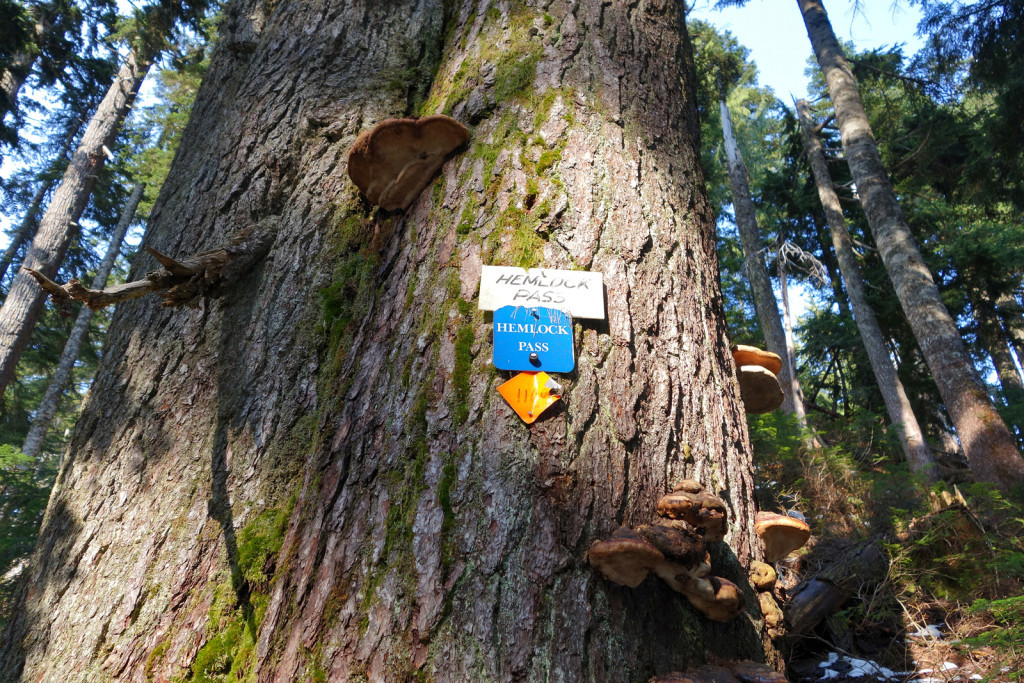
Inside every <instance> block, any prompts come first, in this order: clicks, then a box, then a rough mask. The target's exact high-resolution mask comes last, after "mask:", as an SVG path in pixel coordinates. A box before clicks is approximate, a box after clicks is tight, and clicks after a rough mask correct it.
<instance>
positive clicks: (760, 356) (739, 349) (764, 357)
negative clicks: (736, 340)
mask: <svg viewBox="0 0 1024 683" xmlns="http://www.w3.org/2000/svg"><path fill="white" fill-rule="evenodd" d="M732 359H733V361H735V363H736V367H742V366H744V365H758V366H760V367H762V368H764V369H765V370H767V371H768V372H770V373H772V374H773V375H777V374H779V373H780V372H782V358H780V357H779V355H778V354H775V353H772V352H771V351H764V350H762V349H759V348H757V347H755V346H744V345H743V344H737V345H736V346H734V347H732Z"/></svg>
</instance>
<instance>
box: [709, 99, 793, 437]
mask: <svg viewBox="0 0 1024 683" xmlns="http://www.w3.org/2000/svg"><path fill="white" fill-rule="evenodd" d="M718 104H719V110H720V112H721V115H722V133H723V136H724V139H725V154H726V158H727V159H728V167H729V168H728V170H729V183H730V184H731V185H732V205H733V210H734V211H735V213H736V227H737V228H738V229H739V233H740V243H741V244H742V246H743V264H744V269H745V270H746V271H747V277H748V278H749V279H750V290H751V292H752V293H753V295H754V309H755V310H756V311H757V320H758V322H760V323H761V331H762V332H763V333H764V341H765V344H766V345H767V346H768V350H769V351H771V352H772V353H776V354H778V355H779V357H781V358H782V372H780V373H779V384H781V385H782V392H783V394H784V395H785V399H784V400H783V403H782V409H783V410H784V411H786V412H787V413H791V414H793V415H796V417H797V419H798V420H799V421H800V424H801V425H803V426H806V423H807V416H806V413H805V411H804V405H803V400H802V392H801V391H800V383H799V381H798V380H797V377H796V375H795V374H794V372H793V371H794V366H793V362H792V360H791V358H790V352H789V350H788V347H787V344H786V332H785V330H784V329H783V327H782V316H781V314H780V313H779V305H778V303H777V302H776V300H775V292H774V291H772V281H771V278H769V277H768V268H767V267H766V266H765V264H764V257H762V256H761V232H760V230H759V229H758V227H757V215H756V213H755V212H754V202H753V201H752V200H751V198H750V181H749V180H748V175H747V166H746V164H745V163H744V162H743V155H742V154H741V153H740V148H739V145H738V144H736V137H735V136H734V135H733V132H732V115H731V114H730V113H729V107H728V105H726V103H725V100H724V99H722V100H720V101H719V103H718Z"/></svg>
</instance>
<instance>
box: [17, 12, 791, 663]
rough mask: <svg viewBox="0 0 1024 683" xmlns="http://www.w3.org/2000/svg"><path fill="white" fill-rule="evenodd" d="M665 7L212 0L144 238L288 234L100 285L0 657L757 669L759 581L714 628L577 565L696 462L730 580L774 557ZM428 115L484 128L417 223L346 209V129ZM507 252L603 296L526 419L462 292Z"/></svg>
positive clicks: (349, 136) (199, 244)
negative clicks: (560, 387) (50, 487)
mask: <svg viewBox="0 0 1024 683" xmlns="http://www.w3.org/2000/svg"><path fill="white" fill-rule="evenodd" d="M271 7H272V9H273V13H272V14H270V13H269V12H270V9H271ZM445 7H448V11H450V12H451V14H450V15H447V14H446V12H445ZM682 18H683V17H682V7H681V5H680V4H679V3H677V2H672V1H670V0H651V1H649V2H646V3H645V4H644V5H643V7H642V8H639V7H631V6H626V5H623V4H616V3H612V4H606V3H604V2H601V0H580V2H578V3H575V4H568V3H565V2H562V1H561V0H554V2H545V3H543V4H530V3H529V2H527V3H516V4H513V5H495V6H492V7H491V8H490V9H488V10H486V11H485V10H484V9H483V7H481V6H480V5H479V4H477V3H475V2H472V1H471V0H464V1H461V2H456V3H455V4H454V5H451V4H449V3H442V2H440V0H428V1H427V2H424V3H421V4H416V3H412V2H410V3H407V4H401V5H397V6H396V5H395V4H394V3H351V2H345V1H343V0H305V1H304V2H301V3H300V2H294V3H276V4H272V5H270V4H268V5H266V6H265V5H264V4H263V2H262V1H260V0H241V1H240V2H236V3H232V4H229V5H228V6H227V8H226V9H225V17H224V21H223V24H222V27H223V28H222V33H221V36H220V39H219V42H218V47H217V50H216V52H215V54H214V55H213V57H212V58H211V65H210V70H209V72H208V73H207V75H206V77H205V79H204V83H203V86H202V88H201V89H200V92H199V95H198V97H197V100H196V104H195V108H194V109H193V113H192V120H191V122H190V124H189V126H188V129H187V131H186V133H185V136H184V138H183V140H182V142H181V145H180V147H179V149H178V153H177V156H176V158H175V161H174V164H173V166H172V169H171V172H170V174H169V176H168V180H167V182H166V184H165V185H164V187H163V189H162V190H161V193H160V197H159V199H158V200H157V202H156V205H155V206H154V209H153V212H152V218H151V220H150V222H149V229H148V232H147V236H146V238H145V241H146V243H147V244H148V245H150V246H151V247H153V248H155V249H157V250H159V251H160V252H161V253H164V254H168V255H170V256H186V255H189V254H194V253H195V252H196V251H197V250H199V249H204V248H210V247H214V246H217V245H220V244H223V243H224V242H225V239H226V237H227V236H228V235H230V234H233V233H234V232H235V231H238V230H242V229H245V230H253V231H267V232H268V234H270V235H272V236H273V240H274V241H273V245H272V246H271V247H270V252H269V254H268V255H267V257H266V258H265V259H264V260H263V261H262V262H260V263H259V264H258V265H257V266H256V267H254V268H253V269H252V270H251V271H248V272H246V273H239V274H238V278H237V279H236V280H235V281H234V282H232V283H230V284H228V285H225V286H224V288H223V289H222V290H221V292H220V296H218V297H217V298H211V299H208V300H205V301H203V302H202V303H201V304H200V305H199V306H198V307H197V308H195V309H187V308H185V309H169V308H162V307H160V306H159V305H158V300H157V298H156V297H150V298H142V299H136V300H134V301H130V302H127V303H126V304H124V305H122V306H119V307H118V309H117V310H116V312H115V314H114V319H113V321H112V323H111V328H110V331H109V333H108V335H107V337H106V342H105V348H104V354H103V363H102V366H101V368H100V370H99V372H98V373H97V375H96V379H95V381H94V384H93V387H92V390H91V391H90V395H89V399H88V403H87V405H86V406H85V407H84V409H83V412H82V415H81V417H80V418H79V420H78V422H77V423H76V426H75V432H74V434H73V435H72V439H71V444H70V446H69V448H68V450H67V452H66V455H65V457H64V462H63V465H62V467H61V471H60V474H59V476H58V482H57V484H56V485H55V488H54V493H53V495H52V497H51V502H50V506H49V509H48V512H47V518H46V521H45V522H44V526H43V529H42V531H41V534H40V540H39V543H38V547H37V550H36V553H35V555H34V557H33V559H32V562H31V566H30V567H29V568H28V569H27V570H26V572H25V576H26V577H27V578H26V579H25V583H24V584H23V587H22V589H21V592H20V593H19V603H18V606H17V607H16V609H15V613H14V616H13V617H12V620H11V623H10V626H9V628H8V630H7V631H6V632H5V633H4V634H3V637H0V667H3V669H2V670H6V671H11V672H12V673H13V674H14V675H16V676H20V677H22V678H23V679H25V680H47V679H48V678H53V677H57V676H59V677H60V678H61V679H62V680H68V681H79V680H89V681H103V680H146V679H154V680H172V679H177V678H191V679H193V680H195V679H200V678H207V679H210V678H221V677H224V678H226V677H237V678H239V679H246V678H250V677H251V678H252V679H256V680H260V681H303V680H328V681H357V680H369V681H385V680H386V681H407V680H417V679H425V680H436V681H439V682H441V681H475V680H564V681H578V680H592V681H637V682H640V681H647V680H648V679H649V678H650V677H651V676H652V675H654V674H655V673H664V672H667V671H671V670H685V669H688V668H691V667H693V666H695V665H698V664H700V663H703V662H706V661H707V660H708V658H709V657H712V656H713V657H716V658H718V659H716V661H718V660H719V659H720V660H735V659H742V658H746V657H751V658H755V659H762V660H763V658H765V657H766V656H767V657H768V658H769V659H770V660H774V659H775V658H776V657H777V654H776V652H775V651H774V649H773V648H772V646H771V644H770V642H768V640H767V634H766V631H765V629H764V626H763V623H762V622H761V621H760V620H759V619H758V618H757V616H758V608H757V604H756V603H757V601H756V599H755V594H754V593H753V592H752V591H749V590H748V591H747V595H748V613H746V614H743V615H741V616H740V617H739V618H737V619H735V620H733V621H730V622H728V623H712V622H709V621H707V620H706V619H704V617H702V616H701V615H699V614H698V613H697V612H695V611H694V610H693V609H692V608H691V607H690V606H689V604H688V603H687V602H686V600H685V599H684V598H682V596H680V595H678V594H675V593H673V592H672V591H671V590H670V589H669V588H668V587H667V586H666V585H665V584H664V582H662V581H661V580H660V579H657V578H656V577H651V578H649V579H647V581H645V582H644V583H643V584H642V585H641V586H639V587H638V588H636V589H628V588H623V587H620V586H616V585H613V584H611V583H609V582H608V581H606V580H605V579H603V578H602V577H601V576H600V575H599V574H597V573H595V571H594V570H593V568H592V567H590V566H589V565H588V563H587V562H586V560H585V556H586V552H587V548H588V547H589V545H590V543H591V541H593V540H594V539H596V538H602V537H605V536H607V535H608V534H610V533H612V532H613V531H614V529H615V528H616V527H617V526H618V525H620V524H628V525H634V524H639V523H647V522H650V521H651V520H652V518H653V517H654V510H655V507H656V502H657V500H658V498H659V497H660V496H661V495H662V494H663V493H664V492H666V491H668V490H670V489H671V488H672V486H673V484H675V483H676V482H677V481H678V480H679V479H681V478H683V477H686V476H689V477H691V478H694V479H697V480H699V481H701V482H702V483H704V484H706V485H708V486H709V487H710V488H712V490H713V491H716V492H718V493H719V494H721V495H724V496H725V497H726V499H727V501H728V503H727V505H728V508H729V512H730V520H731V521H730V525H729V535H728V536H727V537H726V542H719V543H715V544H711V545H712V546H713V547H712V548H711V553H712V566H713V568H714V572H716V573H718V572H722V575H724V576H725V578H729V579H733V580H735V581H736V582H737V583H740V584H741V585H743V586H744V588H745V590H747V589H746V584H747V581H746V578H745V577H746V571H745V569H743V567H744V566H745V565H746V563H747V562H748V560H749V558H750V557H751V556H757V555H759V554H760V551H759V549H758V546H757V544H756V543H757V537H756V535H754V533H753V514H754V502H753V496H754V490H753V482H752V478H751V471H750V468H751V462H750V446H749V440H748V437H747V434H746V429H745V418H744V413H743V408H742V405H741V403H740V399H739V391H738V388H737V387H736V384H735V381H734V379H733V367H732V360H731V355H730V353H729V344H728V338H727V335H726V330H725V322H724V315H723V312H724V311H723V307H722V299H721V292H720V290H719V286H718V278H717V262H716V257H715V239H714V235H715V230H714V221H713V216H712V212H711V208H710V206H709V203H708V201H707V197H706V195H705V189H704V182H703V178H702V174H701V170H700V157H699V153H698V149H697V143H698V140H699V130H700V129H699V120H698V116H697V112H696V107H695V103H694V102H695V98H694V95H693V93H694V88H693V79H694V74H693V73H692V69H693V66H692V65H693V62H692V56H691V55H690V48H689V44H688V40H687V37H686V31H685V28H684V26H683V23H682ZM382 74H383V75H384V76H387V74H392V75H394V74H399V75H401V77H402V78H404V79H406V80H405V81H404V83H405V87H402V88H397V87H395V84H394V78H391V77H382ZM396 78H397V76H396ZM427 89H429V93H428V92H427ZM426 94H429V98H428V99H427V100H426V102H425V103H424V104H423V105H422V107H418V108H413V106H412V105H411V104H410V103H414V102H422V101H423V96H424V95H426ZM443 111H448V112H450V113H451V114H452V115H453V116H454V117H455V118H457V119H459V120H461V121H463V122H466V123H470V124H472V126H473V137H472V139H471V141H470V144H469V145H468V146H467V148H466V149H464V150H461V151H460V152H458V153H456V154H455V156H454V157H453V158H452V159H450V160H449V161H448V162H447V163H446V164H445V166H444V167H443V168H442V169H441V175H440V177H438V178H435V179H434V180H433V182H432V183H431V185H430V186H429V187H427V189H426V190H424V191H423V193H422V194H421V195H420V196H419V197H418V198H417V199H416V200H415V201H414V203H413V204H412V205H411V206H409V208H408V209H407V210H406V211H404V212H398V213H386V212H382V211H378V210H375V209H373V208H371V207H369V206H368V205H367V204H366V203H365V202H364V201H363V200H360V199H359V198H358V196H357V195H356V192H355V190H354V188H353V186H352V185H351V183H350V181H349V179H348V178H347V176H346V172H345V171H346V165H345V159H346V158H347V154H348V152H349V150H350V148H351V147H352V145H353V143H354V141H355V140H356V137H357V135H358V134H359V133H361V132H363V131H366V130H369V129H370V128H371V127H372V126H373V125H374V124H376V123H378V122H380V121H381V120H383V119H385V118H388V117H393V116H396V115H398V116H401V115H403V114H411V113H414V112H415V113H422V114H435V113H439V112H443ZM527 188H530V196H532V197H533V199H532V200H531V199H529V198H528V196H527V192H526V190H527ZM141 261H142V259H140V263H138V264H137V265H136V271H142V270H145V269H146V268H147V265H148V264H147V263H142V262H141ZM524 262H526V263H534V264H536V265H538V266H541V267H549V268H573V267H577V268H586V269H590V270H592V271H599V272H602V273H603V274H604V281H605V284H606V288H607V298H606V305H607V320H606V321H577V322H576V323H575V324H574V331H575V333H576V338H577V340H578V344H577V345H576V371H575V372H574V373H572V374H571V375H567V376H561V377H559V381H560V382H562V383H563V384H564V385H565V390H564V392H563V399H562V400H561V401H560V402H559V403H557V404H556V405H555V406H554V407H553V408H552V409H551V410H550V411H549V412H548V413H545V414H544V415H543V416H542V417H541V418H540V419H539V420H538V421H537V422H535V423H533V424H532V425H529V426H527V425H525V424H524V423H523V422H522V421H521V420H520V419H519V417H518V416H517V415H516V414H515V413H514V412H513V411H512V410H511V409H510V407H509V406H508V405H507V404H506V403H505V402H504V401H503V399H502V398H501V397H500V396H499V394H498V393H497V391H496V390H497V387H498V386H500V385H501V384H502V383H503V382H505V381H506V380H507V379H508V378H509V373H503V372H499V371H496V370H494V367H493V364H492V362H491V354H492V346H491V339H490V334H491V328H492V324H491V323H490V322H489V321H488V320H487V319H486V318H485V315H484V313H483V312H481V311H479V310H477V301H476V296H477V289H478V285H479V280H480V267H481V264H482V263H488V264H490V263H494V264H510V263H524ZM138 275H139V273H138V272H136V273H135V274H134V276H133V279H138ZM228 669H232V670H233V672H232V673H229V672H228Z"/></svg>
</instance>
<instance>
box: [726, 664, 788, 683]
mask: <svg viewBox="0 0 1024 683" xmlns="http://www.w3.org/2000/svg"><path fill="white" fill-rule="evenodd" d="M732 673H733V675H735V676H736V678H738V679H739V680H740V681H741V682H742V683H786V680H787V679H786V677H785V676H784V675H782V674H781V673H779V672H778V671H776V670H775V669H773V668H771V667H770V666H768V665H767V664H759V663H758V662H752V661H750V660H749V659H746V660H743V661H741V662H736V663H735V664H733V665H732Z"/></svg>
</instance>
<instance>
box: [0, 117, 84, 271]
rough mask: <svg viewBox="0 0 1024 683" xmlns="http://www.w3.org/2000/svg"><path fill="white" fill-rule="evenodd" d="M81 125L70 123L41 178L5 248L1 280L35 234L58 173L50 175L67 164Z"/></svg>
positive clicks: (1, 259) (0, 269)
mask: <svg viewBox="0 0 1024 683" xmlns="http://www.w3.org/2000/svg"><path fill="white" fill-rule="evenodd" d="M79 129H80V125H79V123H78V120H77V119H75V120H74V122H72V123H70V124H68V130H67V135H66V136H65V138H64V143H63V144H62V145H61V148H60V151H59V152H58V153H57V156H56V158H55V159H54V160H53V162H52V163H51V164H50V166H49V171H48V172H47V175H49V177H47V178H46V179H45V180H41V181H40V183H39V187H38V188H36V193H35V195H33V197H32V203H31V204H29V207H28V210H27V211H25V217H24V218H23V219H22V221H21V225H20V226H19V227H18V232H16V233H15V234H14V235H13V236H12V237H11V243H10V244H9V245H7V249H6V250H4V255H3V257H0V282H2V281H3V279H4V278H5V277H7V269H8V268H10V267H11V263H13V262H14V259H15V257H16V256H17V255H18V251H19V250H20V249H21V248H22V246H24V244H25V242H27V241H29V240H30V239H31V238H32V236H33V235H35V232H36V228H37V227H38V226H39V210H40V209H41V208H42V206H43V199H44V198H45V197H46V195H47V194H48V193H49V192H50V190H51V189H53V186H54V185H55V184H56V182H57V178H56V175H50V173H51V172H55V171H56V170H57V169H59V168H60V167H62V166H65V165H66V164H67V160H68V159H67V156H68V152H70V151H71V145H72V143H73V142H74V140H75V135H77V134H78V131H79Z"/></svg>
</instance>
